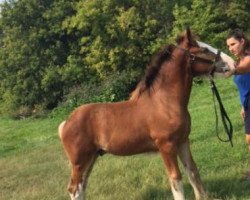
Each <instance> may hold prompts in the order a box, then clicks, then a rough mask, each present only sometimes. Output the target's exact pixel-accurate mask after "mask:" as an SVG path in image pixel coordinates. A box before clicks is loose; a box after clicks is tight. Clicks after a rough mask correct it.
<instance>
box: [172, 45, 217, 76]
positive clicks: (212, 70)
mask: <svg viewBox="0 0 250 200" xmlns="http://www.w3.org/2000/svg"><path fill="white" fill-rule="evenodd" d="M176 48H178V49H181V50H183V51H184V52H185V53H186V55H188V57H189V58H190V71H191V72H192V64H193V63H194V62H196V61H200V62H203V63H207V64H211V65H212V68H211V71H210V72H209V75H213V73H214V71H215V67H216V66H215V63H216V62H217V61H218V60H219V59H220V53H221V52H220V51H219V50H218V51H217V54H216V56H215V58H214V59H213V60H209V59H206V58H202V57H200V56H196V55H195V54H193V53H190V51H189V50H187V49H184V48H181V47H178V46H176ZM191 74H193V73H191Z"/></svg>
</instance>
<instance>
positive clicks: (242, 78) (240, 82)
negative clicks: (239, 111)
mask: <svg viewBox="0 0 250 200" xmlns="http://www.w3.org/2000/svg"><path fill="white" fill-rule="evenodd" d="M234 82H235V84H236V86H237V88H238V90H239V93H240V102H241V105H242V106H243V107H244V109H247V103H248V100H247V99H248V98H247V97H248V95H249V94H250V73H247V74H239V75H235V76H234Z"/></svg>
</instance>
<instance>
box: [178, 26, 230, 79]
mask: <svg viewBox="0 0 250 200" xmlns="http://www.w3.org/2000/svg"><path fill="white" fill-rule="evenodd" d="M177 44H178V48H179V49H181V50H183V51H184V52H185V54H186V55H187V57H188V62H189V64H188V66H189V67H190V71H191V73H192V75H194V76H199V75H203V74H211V75H213V73H214V72H218V73H223V72H226V71H228V70H229V67H228V63H226V62H225V60H224V59H223V58H222V56H221V53H220V51H219V50H217V49H214V48H213V47H211V46H209V45H207V44H205V43H202V42H198V41H196V40H195V39H194V37H193V36H192V34H191V31H190V29H189V28H187V30H186V31H185V32H184V34H183V35H181V36H179V37H178V38H177ZM223 55H224V54H223Z"/></svg>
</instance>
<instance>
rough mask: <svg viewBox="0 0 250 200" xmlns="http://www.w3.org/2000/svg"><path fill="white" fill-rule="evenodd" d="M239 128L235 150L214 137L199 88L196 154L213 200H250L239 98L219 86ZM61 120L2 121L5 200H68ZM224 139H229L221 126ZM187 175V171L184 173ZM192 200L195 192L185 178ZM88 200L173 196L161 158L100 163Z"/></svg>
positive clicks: (193, 107)
mask: <svg viewBox="0 0 250 200" xmlns="http://www.w3.org/2000/svg"><path fill="white" fill-rule="evenodd" d="M216 83H217V87H218V89H219V91H220V93H221V97H222V100H223V103H224V106H225V108H226V110H227V112H228V114H229V117H230V119H231V120H232V123H233V126H234V139H233V143H234V147H233V148H231V146H230V145H229V143H222V142H220V141H219V140H218V139H217V137H216V134H215V115H214V110H213V102H212V95H211V91H210V88H209V84H208V83H206V82H205V83H204V84H202V85H200V86H196V85H194V87H193V91H192V95H191V100H190V104H189V108H190V112H191V116H192V132H191V135H190V138H191V141H192V152H193V156H194V159H195V161H196V163H197V165H198V168H199V169H200V174H201V177H202V180H203V182H204V185H205V187H206V189H207V191H208V192H209V194H210V195H211V196H213V197H217V198H221V199H225V200H250V182H249V181H245V180H243V179H242V175H243V172H245V171H248V170H249V171H250V154H249V153H248V151H247V148H246V145H245V136H244V129H243V124H242V121H241V119H240V116H239V111H240V105H239V99H238V93H237V90H236V89H235V87H234V85H233V83H232V80H230V79H228V80H221V79H218V80H216ZM62 119H63V117H62V116H57V117H53V118H46V119H25V120H19V121H17V120H12V119H9V118H4V117H0V200H32V199H34V200H66V199H69V196H68V194H67V191H66V187H67V184H68V180H69V174H70V168H69V165H68V162H67V160H66V157H65V155H64V152H63V150H62V147H61V144H60V141H59V138H58V135H57V126H58V124H59V123H60V121H62ZM220 134H221V136H222V137H224V136H225V133H224V131H223V129H222V124H221V123H220ZM181 170H182V171H183V168H181ZM183 181H184V189H185V193H186V196H187V199H189V200H192V199H194V198H193V192H192V189H191V186H190V185H189V183H188V181H187V178H186V176H185V174H184V176H183ZM87 199H89V200H163V199H164V200H166V199H167V200H168V199H169V200H171V199H172V194H171V191H170V187H169V184H168V180H167V178H166V176H165V171H164V167H163V163H162V161H161V159H160V156H159V155H158V154H143V155H137V156H131V157H116V156H112V155H105V156H103V157H100V158H99V159H98V161H97V163H96V165H95V167H94V169H93V172H92V174H91V176H90V180H89V185H88V188H87Z"/></svg>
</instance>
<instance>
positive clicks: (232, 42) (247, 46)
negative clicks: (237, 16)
mask: <svg viewBox="0 0 250 200" xmlns="http://www.w3.org/2000/svg"><path fill="white" fill-rule="evenodd" d="M227 46H228V49H229V51H230V52H231V53H232V54H234V55H235V56H237V57H240V56H244V55H245V54H246V53H247V51H249V50H250V41H249V39H248V38H247V37H246V36H245V34H244V33H243V31H242V30H240V29H235V30H232V31H231V32H230V33H229V34H228V37H227Z"/></svg>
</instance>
